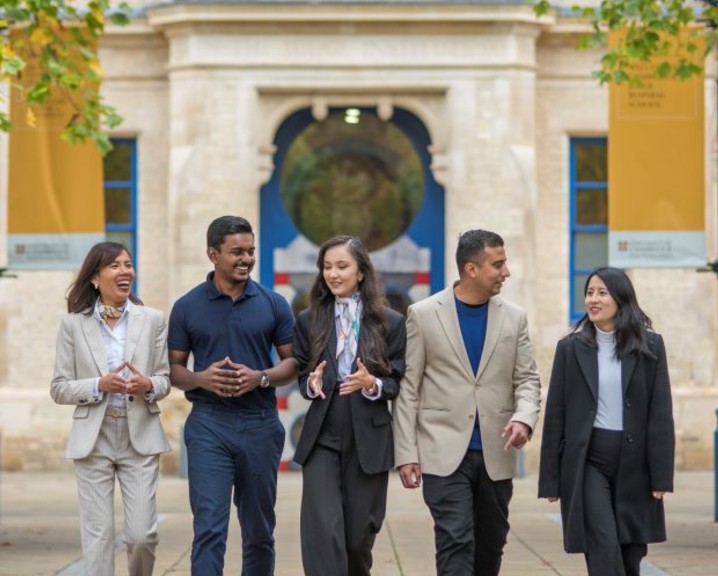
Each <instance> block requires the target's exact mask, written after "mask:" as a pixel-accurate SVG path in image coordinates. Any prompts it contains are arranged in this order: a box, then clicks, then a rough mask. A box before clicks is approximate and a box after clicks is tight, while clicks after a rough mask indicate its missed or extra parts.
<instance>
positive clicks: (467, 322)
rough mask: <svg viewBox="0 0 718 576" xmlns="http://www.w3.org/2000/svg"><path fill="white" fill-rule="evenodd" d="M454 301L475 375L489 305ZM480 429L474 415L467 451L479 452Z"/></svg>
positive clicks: (482, 349)
mask: <svg viewBox="0 0 718 576" xmlns="http://www.w3.org/2000/svg"><path fill="white" fill-rule="evenodd" d="M454 300H455V301H456V311H457V313H458V316H459V328H460V329H461V336H462V338H463V339H464V346H465V347H466V353H467V354H468V355H469V362H470V363H471V369H472V370H473V371H474V375H476V373H477V371H478V370H479V363H480V362H481V354H482V353H483V352H484V342H486V324H487V322H488V319H489V304H488V302H485V303H484V304H479V305H478V306H476V305H471V304H465V303H464V302H462V301H461V300H459V299H458V298H456V297H454ZM481 449H482V445H481V427H480V425H479V414H478V412H477V413H476V419H475V420H474V431H473V432H472V433H471V441H470V442H469V450H481Z"/></svg>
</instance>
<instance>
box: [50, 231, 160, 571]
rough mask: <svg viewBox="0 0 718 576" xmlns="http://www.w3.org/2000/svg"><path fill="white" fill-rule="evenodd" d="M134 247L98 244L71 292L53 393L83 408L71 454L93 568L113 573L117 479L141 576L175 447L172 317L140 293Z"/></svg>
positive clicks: (149, 559) (88, 563) (150, 554)
mask: <svg viewBox="0 0 718 576" xmlns="http://www.w3.org/2000/svg"><path fill="white" fill-rule="evenodd" d="M134 277H135V272H134V269H133V267H132V260H131V258H130V254H129V252H128V251H127V249H126V248H125V247H124V246H123V245H122V244H117V243H115V242H101V243H99V244H96V245H95V246H93V247H92V248H91V249H90V251H89V253H88V254H87V256H86V257H85V261H84V262H83V264H82V268H81V269H80V272H79V274H78V276H77V279H76V280H75V282H74V283H73V284H72V285H71V286H70V290H69V292H68V295H67V309H68V312H69V314H67V315H66V316H65V317H64V318H63V320H62V324H61V326H60V332H59V334H58V338H57V356H56V360H55V373H54V376H53V379H52V384H51V388H50V394H51V395H52V398H53V400H55V402H56V403H58V404H70V405H74V406H76V408H75V412H74V415H73V425H72V430H71V432H70V438H69V442H68V446H67V451H66V453H65V455H66V457H68V458H72V459H73V460H74V461H75V473H76V476H77V483H78V494H79V500H80V524H81V537H82V555H83V561H84V573H85V574H86V575H87V576H112V575H114V572H115V567H114V556H115V552H114V542H115V534H114V526H115V523H114V509H113V501H114V498H113V495H114V489H115V478H117V480H118V481H119V485H120V490H121V491H122V500H123V503H124V519H125V523H124V542H125V545H126V547H127V555H128V565H129V572H130V575H131V576H149V575H150V574H152V568H153V566H154V561H155V547H156V545H157V541H158V537H157V510H156V505H155V494H156V491H157V482H158V479H159V455H160V453H162V452H167V451H169V450H170V446H169V444H168V443H167V439H166V437H165V435H164V432H163V430H162V425H161V423H160V418H159V411H160V410H159V407H158V406H157V401H158V400H159V399H161V398H163V397H165V396H166V395H167V394H168V393H169V390H170V383H169V366H168V363H167V349H166V348H167V344H166V339H167V329H166V325H165V322H164V319H163V317H162V314H161V313H160V312H159V311H157V310H152V309H150V308H147V307H145V306H143V305H142V302H141V301H140V300H139V299H138V298H137V297H135V296H134V295H133V294H132V293H131V292H130V288H131V286H132V281H133V279H134Z"/></svg>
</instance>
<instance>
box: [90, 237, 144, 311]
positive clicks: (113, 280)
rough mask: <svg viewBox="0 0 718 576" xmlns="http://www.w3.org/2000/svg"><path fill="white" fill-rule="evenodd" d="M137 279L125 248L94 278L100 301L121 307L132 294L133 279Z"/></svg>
mask: <svg viewBox="0 0 718 576" xmlns="http://www.w3.org/2000/svg"><path fill="white" fill-rule="evenodd" d="M134 279H135V269H134V267H133V266H132V260H131V259H130V255H129V254H128V253H127V251H125V250H123V251H122V252H120V253H119V254H118V255H117V258H115V259H114V260H113V261H112V262H110V263H109V264H108V265H107V266H105V267H104V268H100V271H99V272H98V273H97V274H96V275H95V276H94V277H93V278H92V282H93V284H94V283H97V289H98V290H99V292H100V301H101V302H102V303H103V304H108V305H110V306H116V307H120V306H123V305H124V303H125V302H126V301H127V298H129V296H130V289H131V288H132V281H133V280H134Z"/></svg>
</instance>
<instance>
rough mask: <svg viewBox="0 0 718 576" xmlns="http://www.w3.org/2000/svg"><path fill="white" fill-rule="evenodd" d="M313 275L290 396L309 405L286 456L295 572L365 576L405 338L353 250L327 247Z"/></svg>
mask: <svg viewBox="0 0 718 576" xmlns="http://www.w3.org/2000/svg"><path fill="white" fill-rule="evenodd" d="M317 267H318V269H319V273H318V274H317V277H316V279H315V280H314V284H313V285H312V288H311V291H310V294H309V299H310V307H309V309H308V310H305V311H303V312H302V313H300V314H299V316H298V318H297V323H296V326H295V331H294V356H295V357H296V359H297V361H298V362H299V389H300V391H301V393H302V395H303V396H304V397H305V398H307V399H309V400H311V405H310V407H309V411H308V412H307V416H306V419H305V421H304V426H303V429H302V434H301V436H300V438H299V442H298V445H297V449H296V452H295V455H294V460H295V461H296V462H297V463H299V464H301V465H302V474H303V492H302V509H301V541H302V562H303V565H304V573H305V575H306V576H328V575H331V576H368V575H369V574H370V570H371V565H372V554H371V551H372V547H373V545H374V540H375V538H376V534H377V533H378V532H379V529H380V528H381V525H382V522H383V521H384V516H385V513H386V493H387V486H388V479H389V470H390V469H391V468H392V466H393V465H394V452H393V451H394V443H393V435H392V427H391V420H392V416H391V412H390V411H389V406H388V403H389V400H392V399H394V398H396V396H397V394H398V393H399V381H400V380H401V378H402V376H403V374H404V353H405V350H406V328H405V323H404V317H403V316H402V315H401V314H399V313H397V312H395V311H393V310H392V309H391V308H388V307H387V306H386V298H385V295H384V292H383V289H382V288H381V284H380V282H379V279H378V278H377V275H376V272H375V271H374V267H373V266H372V263H371V260H370V259H369V254H368V252H367V250H366V248H365V247H364V245H363V244H362V242H361V240H359V239H358V238H355V237H352V236H336V237H334V238H332V239H330V240H328V241H327V242H325V243H324V244H323V245H322V247H321V248H320V250H319V257H318V258H317Z"/></svg>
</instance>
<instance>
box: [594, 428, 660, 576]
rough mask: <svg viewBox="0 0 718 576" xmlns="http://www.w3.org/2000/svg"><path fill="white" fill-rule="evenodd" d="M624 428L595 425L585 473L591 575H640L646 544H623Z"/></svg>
mask: <svg viewBox="0 0 718 576" xmlns="http://www.w3.org/2000/svg"><path fill="white" fill-rule="evenodd" d="M622 436H623V434H622V432H621V431H620V430H619V431H616V430H604V429H601V428H594V429H593V434H592V435H591V443H590V444H589V447H588V456H587V457H586V469H585V471H584V476H583V505H584V518H585V520H584V522H585V530H586V553H585V557H586V566H587V568H588V574H589V576H640V573H641V559H642V558H643V557H644V556H645V555H646V551H647V547H646V545H645V544H631V543H628V544H621V543H620V542H619V540H618V528H617V526H616V508H615V502H616V499H615V490H616V477H617V473H618V462H619V458H620V455H621V442H622Z"/></svg>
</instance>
